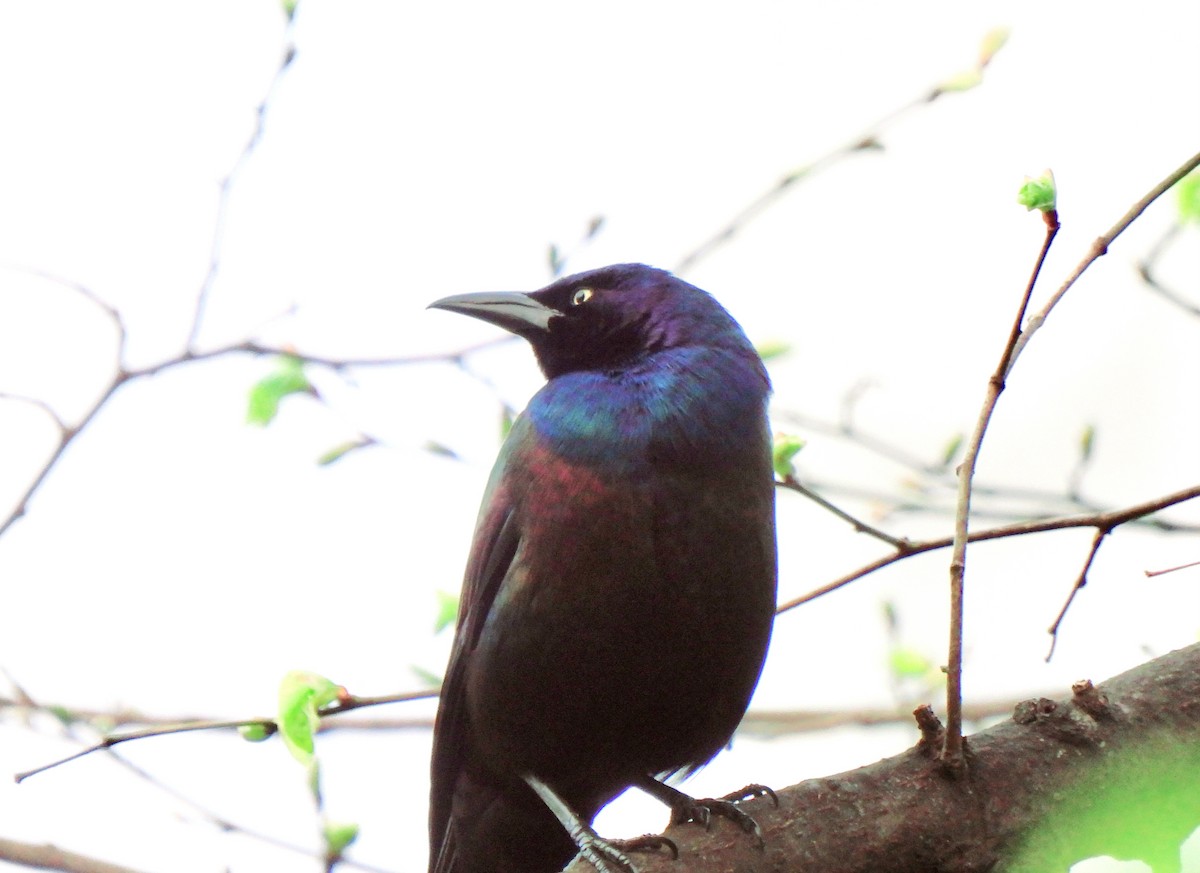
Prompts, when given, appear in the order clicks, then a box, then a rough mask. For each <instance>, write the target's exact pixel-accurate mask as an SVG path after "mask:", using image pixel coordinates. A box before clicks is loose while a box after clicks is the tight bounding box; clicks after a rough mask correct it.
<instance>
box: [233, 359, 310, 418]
mask: <svg viewBox="0 0 1200 873" xmlns="http://www.w3.org/2000/svg"><path fill="white" fill-rule="evenodd" d="M305 393H308V394H316V391H315V390H314V388H313V386H312V383H311V382H309V381H308V376H307V375H305V373H304V362H303V361H301V360H300V359H299V358H295V357H292V356H291V355H284V356H283V357H281V358H279V359H278V360H277V363H276V368H275V372H273V373H271V374H270V375H267V376H264V377H263V378H262V379H259V380H258V381H257V382H256V383H254V387H252V388H251V389H250V403H249V406H248V407H247V409H246V421H247V422H249V423H250V424H257V425H259V426H262V427H265V426H266V425H268V424H270V423H271V421H272V420H273V419H274V418H275V415H276V414H277V413H278V412H279V402H280V401H281V400H283V398H284V397H287V396H288V395H289V394H305Z"/></svg>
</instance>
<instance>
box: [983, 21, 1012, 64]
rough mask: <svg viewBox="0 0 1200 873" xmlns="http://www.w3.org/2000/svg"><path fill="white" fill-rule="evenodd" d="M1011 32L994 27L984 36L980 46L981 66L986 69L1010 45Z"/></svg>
mask: <svg viewBox="0 0 1200 873" xmlns="http://www.w3.org/2000/svg"><path fill="white" fill-rule="evenodd" d="M1011 32H1012V31H1010V30H1009V29H1008V28H1007V27H993V28H992V29H991V30H989V31H988V32H987V33H985V34H984V35H983V40H982V41H981V42H980V44H979V66H981V67H986V66H987V65H988V64H990V63H991V62H992V58H994V57H995V56H996V55H997V54H998V53H999V52H1000V49H1002V48H1004V46H1005V45H1006V44H1007V43H1008V36H1009V34H1010V33H1011Z"/></svg>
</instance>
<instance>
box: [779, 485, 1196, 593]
mask: <svg viewBox="0 0 1200 873" xmlns="http://www.w3.org/2000/svg"><path fill="white" fill-rule="evenodd" d="M1197 497H1200V485H1193V486H1191V487H1190V488H1184V489H1182V490H1180V491H1174V492H1172V493H1170V494H1167V495H1164V496H1162V497H1158V498H1155V499H1154V500H1148V501H1146V502H1145V503H1138V504H1135V505H1133V506H1128V507H1125V508H1123V509H1114V510H1111V511H1109V512H1100V513H1090V514H1087V515H1069V516H1063V517H1060V518H1045V519H1034V520H1030V521H1021V522H1017V523H1015V524H1006V525H1001V526H1000V527H993V528H988V529H986V530H978V531H972V532H969V533H968V534H967V541H968V542H972V543H978V542H983V541H985V540H999V539H1005V538H1006V537H1015V536H1024V535H1025V534H1032V533H1043V532H1045V531H1052V530H1070V529H1072V528H1079V527H1093V528H1097V529H1099V528H1103V527H1107V528H1110V529H1111V528H1116V527H1119V526H1120V525H1122V524H1127V523H1129V522H1131V521H1134V520H1135V519H1138V518H1142V517H1144V516H1147V515H1150V514H1151V513H1153V512H1158V511H1159V510H1162V509H1165V508H1167V507H1168V506H1175V505H1177V504H1180V503H1185V502H1186V501H1188V500H1194V499H1195V498H1197ZM904 542H905V547H904V549H905V550H904V551H902V552H901V551H896V552H893V553H892V554H890V555H886V556H884V557H882V558H879V559H878V560H875V561H872V562H871V563H869V564H866V565H864V566H862V567H859V568H858V569H857V570H855V571H854V572H852V573H848V574H846V575H845V576H842V577H840V578H838V579H834V580H833V581H832V582H829V583H827V584H825V585H822V586H821V587H820V588H815V589H813V590H812V591H809V592H808V593H807V594H803V595H801V596H800V597H795V598H793V599H791V600H787V601H784V602H783V603H781V604H780V605H779V607H778V608H777V609H776V610H775V612H776V614H777V615H782V614H783V613H785V612H787V611H788V610H791V609H795V608H796V607H797V606H803V605H804V604H805V603H808V602H809V601H812V600H816V599H817V598H818V597H823V596H824V595H826V594H830V593H831V592H834V591H837V590H838V589H839V588H843V587H845V586H846V585H849V584H850V583H851V582H854V581H856V580H858V579H861V578H863V577H864V576H869V575H870V574H871V573H874V572H875V571H876V570H881V569H883V568H884V567H887V566H889V565H891V564H895V563H898V562H900V561H903V560H904V559H906V558H911V557H913V556H914V555H922V554H924V553H926V552H933V551H937V550H938V549H945V548H949V547H950V546H952V545H954V538H953V537H939V538H938V539H933V540H905V541H904Z"/></svg>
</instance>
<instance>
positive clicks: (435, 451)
mask: <svg viewBox="0 0 1200 873" xmlns="http://www.w3.org/2000/svg"><path fill="white" fill-rule="evenodd" d="M421 448H423V449H424V450H425V451H427V452H429V454H431V455H437V456H438V457H442V458H449V459H450V460H452V461H461V460H462V457H461V456H460V455H459V454H458V452H456V451H454V449H452V448H450V447H449V446H448V445H446V444H445V443H439V442H435V441H434V440H429V441H428V442H426V443H425V445H423V446H421Z"/></svg>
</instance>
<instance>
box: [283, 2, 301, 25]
mask: <svg viewBox="0 0 1200 873" xmlns="http://www.w3.org/2000/svg"><path fill="white" fill-rule="evenodd" d="M298 2H299V0H280V4H279V5H280V6H282V7H283V14H284V15H286V16H287V19H288V21H291V20H292V19H293V18H294V17H295V16H296V4H297V3H298Z"/></svg>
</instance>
